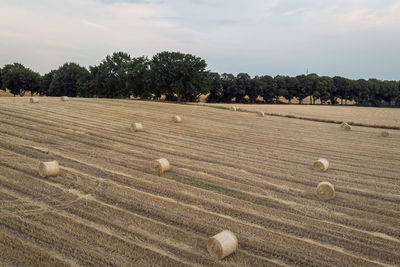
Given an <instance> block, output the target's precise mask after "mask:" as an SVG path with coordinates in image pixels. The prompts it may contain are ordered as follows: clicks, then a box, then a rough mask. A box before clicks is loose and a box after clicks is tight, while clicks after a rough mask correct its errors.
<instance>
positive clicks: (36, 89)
mask: <svg viewBox="0 0 400 267" xmlns="http://www.w3.org/2000/svg"><path fill="white" fill-rule="evenodd" d="M25 79H26V87H25V89H26V91H30V92H31V95H33V94H36V93H40V88H41V81H42V76H41V75H40V74H39V73H37V72H34V71H32V70H29V69H27V70H26V76H25Z"/></svg>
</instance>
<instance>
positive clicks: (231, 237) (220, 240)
mask: <svg viewBox="0 0 400 267" xmlns="http://www.w3.org/2000/svg"><path fill="white" fill-rule="evenodd" d="M237 248H238V240H237V237H236V236H235V234H234V233H232V232H231V231H229V230H224V231H222V232H221V233H219V234H216V235H215V236H213V237H210V238H209V239H208V240H207V250H208V253H210V255H211V256H212V257H214V258H216V259H219V260H221V259H223V258H225V257H226V256H228V255H230V254H232V253H233V252H235V251H236V250H237Z"/></svg>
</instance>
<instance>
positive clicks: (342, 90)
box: [333, 76, 349, 105]
mask: <svg viewBox="0 0 400 267" xmlns="http://www.w3.org/2000/svg"><path fill="white" fill-rule="evenodd" d="M333 84H334V85H335V87H336V97H340V99H341V104H342V105H343V100H347V90H348V84H349V82H348V79H346V78H343V77H340V76H335V77H333Z"/></svg>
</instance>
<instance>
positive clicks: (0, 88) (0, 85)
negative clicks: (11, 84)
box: [0, 68, 6, 91]
mask: <svg viewBox="0 0 400 267" xmlns="http://www.w3.org/2000/svg"><path fill="white" fill-rule="evenodd" d="M1 76H2V70H1V68H0V90H4V91H5V90H6V89H5V88H3V78H2V77H1Z"/></svg>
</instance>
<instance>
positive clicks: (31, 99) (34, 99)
mask: <svg viewBox="0 0 400 267" xmlns="http://www.w3.org/2000/svg"><path fill="white" fill-rule="evenodd" d="M29 101H30V102H31V103H39V98H38V97H31V98H30V99H29Z"/></svg>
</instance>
